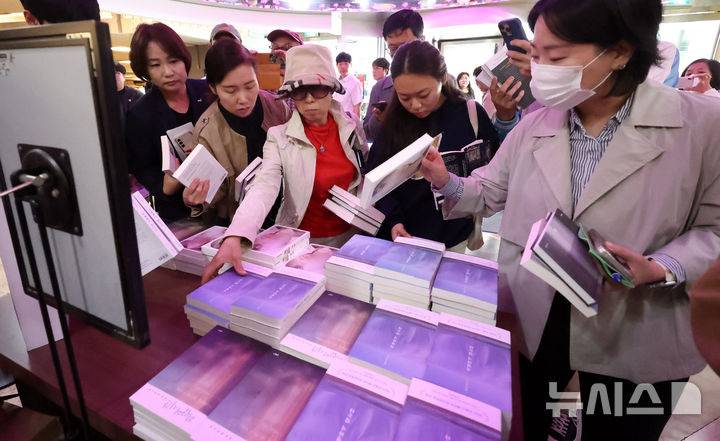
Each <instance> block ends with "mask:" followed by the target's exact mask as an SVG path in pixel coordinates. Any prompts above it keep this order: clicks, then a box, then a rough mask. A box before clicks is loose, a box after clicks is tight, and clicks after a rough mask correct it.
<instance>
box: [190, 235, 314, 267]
mask: <svg viewBox="0 0 720 441" xmlns="http://www.w3.org/2000/svg"><path fill="white" fill-rule="evenodd" d="M221 240H222V238H220V239H219V240H216V241H213V242H210V243H208V244H206V245H205V246H203V248H202V252H203V254H205V256H206V259H207V260H210V259H212V258H213V257H214V256H215V255H216V254H217V252H218V250H219V249H220V242H221ZM309 245H310V233H308V232H307V231H303V230H298V229H295V228H290V227H285V226H282V225H274V226H272V227H270V228H268V229H267V230H264V231H261V232H260V233H259V234H258V235H257V237H256V238H255V243H254V244H253V247H252V249H250V250H243V256H242V260H243V261H245V262H250V263H254V264H256V265H261V266H264V267H267V268H277V267H280V266H283V265H285V264H286V263H287V262H289V261H291V260H293V259H295V258H296V257H298V256H299V255H301V254H303V253H305V251H306V250H307V248H308V246H309Z"/></svg>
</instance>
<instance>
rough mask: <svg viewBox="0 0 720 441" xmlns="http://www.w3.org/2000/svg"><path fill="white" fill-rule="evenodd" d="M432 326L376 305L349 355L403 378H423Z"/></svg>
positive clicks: (433, 335) (433, 331)
mask: <svg viewBox="0 0 720 441" xmlns="http://www.w3.org/2000/svg"><path fill="white" fill-rule="evenodd" d="M435 329H436V328H435V327H434V326H432V325H430V324H428V323H423V322H420V321H418V320H414V319H411V318H409V317H402V316H400V315H397V314H393V313H391V312H387V311H383V310H380V309H376V310H375V312H373V314H372V315H371V316H370V319H369V320H368V322H367V323H366V324H365V327H364V328H363V330H362V332H361V333H360V335H359V336H358V338H357V340H356V341H355V344H354V345H353V347H352V349H350V353H349V355H350V357H353V358H356V359H358V360H362V361H365V362H367V363H370V364H373V365H375V366H378V367H381V368H383V369H386V370H388V371H390V372H394V373H396V374H399V375H402V376H403V377H405V378H422V377H423V373H424V372H425V360H426V358H427V357H428V355H429V354H430V349H431V348H432V346H433V339H434V337H435Z"/></svg>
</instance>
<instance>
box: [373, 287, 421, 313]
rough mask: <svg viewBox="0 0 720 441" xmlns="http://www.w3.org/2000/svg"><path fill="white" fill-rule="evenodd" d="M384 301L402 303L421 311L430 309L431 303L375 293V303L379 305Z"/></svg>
mask: <svg viewBox="0 0 720 441" xmlns="http://www.w3.org/2000/svg"><path fill="white" fill-rule="evenodd" d="M382 300H389V301H392V302H396V303H402V304H403V305H409V306H413V307H415V308H420V309H429V308H430V301H429V300H428V301H426V302H422V301H416V300H413V299H412V298H410V297H403V296H397V295H392V294H386V293H382V292H377V291H373V303H374V304H376V305H377V304H379V303H380V302H381V301H382Z"/></svg>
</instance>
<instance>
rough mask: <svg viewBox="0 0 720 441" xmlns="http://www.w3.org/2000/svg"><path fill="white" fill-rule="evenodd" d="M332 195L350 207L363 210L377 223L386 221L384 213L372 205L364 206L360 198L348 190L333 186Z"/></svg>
mask: <svg viewBox="0 0 720 441" xmlns="http://www.w3.org/2000/svg"><path fill="white" fill-rule="evenodd" d="M330 194H331V195H332V196H335V197H336V198H338V199H340V200H341V201H343V202H345V203H347V204H348V205H349V206H350V207H354V208H357V209H358V210H362V211H363V212H365V213H366V214H367V216H368V217H370V218H371V219H374V220H375V221H376V222H379V223H382V222H383V220H385V215H384V214H383V212H382V211H380V210H378V209H377V208H375V207H373V206H372V205H369V206H365V205H363V204H362V202H361V201H360V198H359V197H357V196H355V195H354V194H352V193H350V192H349V191H347V190H344V189H342V188H341V187H338V186H337V185H333V187H332V188H331V189H330Z"/></svg>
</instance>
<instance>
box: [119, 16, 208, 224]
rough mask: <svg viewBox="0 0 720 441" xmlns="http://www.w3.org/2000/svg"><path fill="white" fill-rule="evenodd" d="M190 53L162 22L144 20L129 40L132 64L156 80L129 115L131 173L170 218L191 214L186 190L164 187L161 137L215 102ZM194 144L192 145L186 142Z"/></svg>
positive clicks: (127, 132)
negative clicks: (193, 74)
mask: <svg viewBox="0 0 720 441" xmlns="http://www.w3.org/2000/svg"><path fill="white" fill-rule="evenodd" d="M191 62H192V59H191V57H190V52H189V51H188V49H187V47H186V46H185V43H183V41H182V39H181V38H180V36H179V35H178V34H177V33H175V31H173V30H172V29H171V28H170V27H168V26H166V25H164V24H162V23H153V24H141V25H139V26H138V27H137V29H136V30H135V34H134V35H133V38H132V42H131V44H130V65H131V66H132V69H133V71H134V72H135V74H136V75H137V76H138V77H140V78H141V79H143V80H145V81H148V82H150V83H152V88H151V89H150V91H149V92H148V93H147V94H145V96H143V97H142V98H141V99H140V100H139V101H138V102H137V104H135V106H134V107H133V108H132V109H131V110H130V112H129V113H128V116H127V125H126V128H125V142H126V145H127V151H128V167H129V169H130V173H132V174H133V175H135V177H136V178H137V180H138V181H139V182H140V183H141V184H142V185H143V186H145V188H147V190H148V191H149V192H150V194H151V195H152V196H153V197H154V198H155V208H156V209H157V210H158V212H159V213H160V216H161V217H162V218H163V219H164V220H166V221H173V220H176V219H180V218H183V217H186V216H188V215H189V214H190V211H189V209H188V208H187V207H186V206H185V204H184V203H183V200H182V192H177V193H176V194H174V195H172V196H166V195H165V194H164V193H163V178H164V173H163V171H162V170H161V168H162V157H161V146H160V137H161V136H163V135H165V134H166V132H167V131H168V130H170V129H174V128H175V127H178V126H181V125H183V124H185V123H189V122H190V123H193V124H195V123H196V122H197V120H198V118H200V115H202V113H203V112H204V111H205V109H207V108H208V106H209V105H210V104H211V103H212V100H211V98H210V95H209V91H208V86H207V83H206V82H205V80H190V79H188V77H187V76H188V73H189V72H190V64H191ZM188 147H189V148H192V147H194V146H188Z"/></svg>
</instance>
